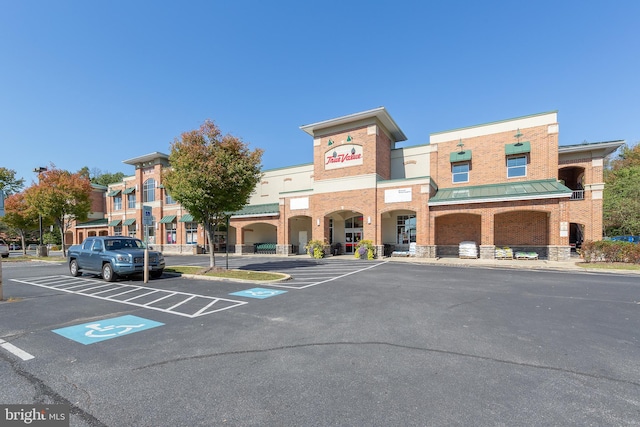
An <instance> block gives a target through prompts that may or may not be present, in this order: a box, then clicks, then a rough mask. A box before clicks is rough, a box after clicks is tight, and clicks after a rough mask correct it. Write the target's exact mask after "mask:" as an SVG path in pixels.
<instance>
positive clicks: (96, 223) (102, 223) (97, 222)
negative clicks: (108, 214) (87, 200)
mask: <svg viewBox="0 0 640 427" xmlns="http://www.w3.org/2000/svg"><path fill="white" fill-rule="evenodd" d="M107 222H108V220H107V219H106V218H101V219H94V220H91V221H87V222H81V223H79V224H78V225H76V227H107V226H108V225H109V224H107Z"/></svg>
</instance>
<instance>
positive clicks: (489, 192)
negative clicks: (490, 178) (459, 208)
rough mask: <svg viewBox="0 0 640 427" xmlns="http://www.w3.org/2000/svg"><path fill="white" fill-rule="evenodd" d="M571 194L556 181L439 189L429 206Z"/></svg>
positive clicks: (551, 197) (553, 197)
mask: <svg viewBox="0 0 640 427" xmlns="http://www.w3.org/2000/svg"><path fill="white" fill-rule="evenodd" d="M572 193H573V191H572V190H571V189H569V188H567V187H565V186H564V185H562V184H561V183H560V182H558V181H557V180H556V179H542V180H537V181H520V182H513V183H506V184H490V185H477V186H471V187H455V188H440V189H438V192H437V193H436V195H435V196H433V197H432V198H431V199H430V200H429V206H441V205H458V204H465V203H487V202H503V201H513V200H535V199H555V198H563V197H571V194H572Z"/></svg>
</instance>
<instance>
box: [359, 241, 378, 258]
mask: <svg viewBox="0 0 640 427" xmlns="http://www.w3.org/2000/svg"><path fill="white" fill-rule="evenodd" d="M354 256H355V257H356V258H360V259H365V257H366V259H374V258H375V257H376V248H375V247H374V246H373V242H372V241H371V240H360V241H359V242H358V244H357V245H356V251H355V254H354Z"/></svg>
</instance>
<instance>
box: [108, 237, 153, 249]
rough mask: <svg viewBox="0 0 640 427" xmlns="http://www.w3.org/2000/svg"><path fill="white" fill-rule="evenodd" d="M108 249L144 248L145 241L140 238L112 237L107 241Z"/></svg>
mask: <svg viewBox="0 0 640 427" xmlns="http://www.w3.org/2000/svg"><path fill="white" fill-rule="evenodd" d="M105 245H106V247H107V250H108V251H117V250H118V249H131V248H135V249H144V243H142V240H138V239H110V240H106V241H105Z"/></svg>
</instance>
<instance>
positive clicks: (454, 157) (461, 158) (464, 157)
mask: <svg viewBox="0 0 640 427" xmlns="http://www.w3.org/2000/svg"><path fill="white" fill-rule="evenodd" d="M469 160H471V150H464V151H459V152H456V151H454V152H453V153H451V154H450V155H449V162H451V163H456V162H468V161H469Z"/></svg>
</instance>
